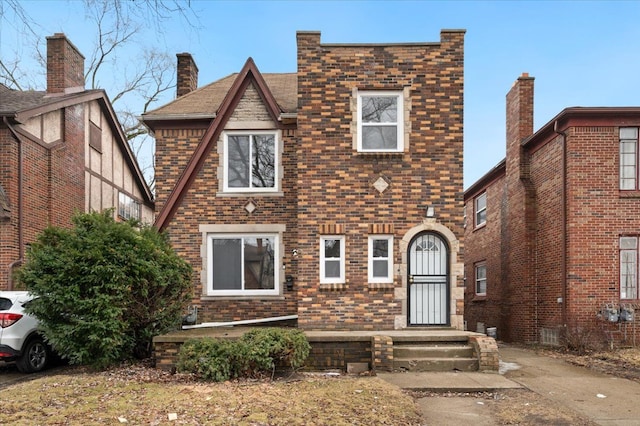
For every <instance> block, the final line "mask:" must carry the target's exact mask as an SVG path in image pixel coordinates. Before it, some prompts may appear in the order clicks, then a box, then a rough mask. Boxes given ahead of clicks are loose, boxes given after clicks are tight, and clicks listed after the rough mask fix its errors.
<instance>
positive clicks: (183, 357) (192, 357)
mask: <svg viewBox="0 0 640 426" xmlns="http://www.w3.org/2000/svg"><path fill="white" fill-rule="evenodd" d="M235 346H236V345H235V342H233V341H230V340H218V339H213V338H210V337H205V338H202V339H192V340H188V341H186V342H185V343H184V344H183V345H182V346H181V347H180V353H179V354H178V365H177V370H178V371H180V372H189V373H193V374H195V375H196V376H198V377H200V378H202V379H205V380H213V381H216V382H224V381H225V380H229V379H231V378H232V377H234V376H233V366H232V364H233V361H232V358H233V355H232V354H233V351H234V349H235Z"/></svg>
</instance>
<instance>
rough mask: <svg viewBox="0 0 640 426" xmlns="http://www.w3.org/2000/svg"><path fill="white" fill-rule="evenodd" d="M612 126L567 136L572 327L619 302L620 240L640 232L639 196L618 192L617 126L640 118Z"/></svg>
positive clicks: (583, 129) (579, 130)
mask: <svg viewBox="0 0 640 426" xmlns="http://www.w3.org/2000/svg"><path fill="white" fill-rule="evenodd" d="M611 124H612V126H607V127H604V126H580V127H578V126H576V127H571V128H570V129H569V130H568V132H567V133H568V136H567V144H568V147H569V148H568V149H569V152H570V154H569V155H568V170H567V175H568V191H567V209H568V211H567V216H568V224H567V226H568V229H569V239H568V260H567V276H568V283H567V285H568V294H569V300H568V305H567V307H568V311H569V315H570V318H571V321H570V323H569V324H568V326H569V327H574V326H575V325H577V324H580V323H587V322H588V321H589V320H591V319H592V318H593V317H594V315H595V312H596V311H598V310H599V309H600V308H602V306H603V305H604V304H605V303H612V302H614V303H615V302H618V301H619V297H620V287H619V257H620V256H619V252H618V247H619V242H618V239H619V237H620V236H621V235H639V234H640V221H639V220H638V218H639V217H640V202H639V201H638V197H639V196H640V193H638V192H636V191H619V189H618V188H619V180H618V179H619V171H618V170H619V169H618V168H619V159H618V143H619V139H618V127H617V126H618V125H632V126H640V117H639V118H638V119H637V120H636V121H635V122H629V121H627V120H625V121H622V120H618V122H614V123H611ZM605 147H609V149H604V148H605ZM635 302H636V303H637V301H635ZM636 314H637V313H636ZM612 329H613V330H614V331H615V330H621V328H620V327H619V326H617V325H616V326H614V327H612ZM618 337H620V336H618Z"/></svg>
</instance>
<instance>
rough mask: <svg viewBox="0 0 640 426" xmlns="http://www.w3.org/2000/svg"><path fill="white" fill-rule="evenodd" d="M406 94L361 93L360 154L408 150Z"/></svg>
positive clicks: (359, 103)
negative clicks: (404, 107)
mask: <svg viewBox="0 0 640 426" xmlns="http://www.w3.org/2000/svg"><path fill="white" fill-rule="evenodd" d="M403 117H404V114H403V96H402V92H360V93H359V94H358V151H362V152H402V151H403V150H404V118H403Z"/></svg>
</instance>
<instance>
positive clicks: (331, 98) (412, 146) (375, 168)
mask: <svg viewBox="0 0 640 426" xmlns="http://www.w3.org/2000/svg"><path fill="white" fill-rule="evenodd" d="M297 43H298V57H297V61H298V69H297V73H290V74H266V73H265V74H261V73H260V72H259V71H258V69H257V67H256V65H255V64H254V62H253V60H251V59H249V60H248V61H247V62H246V64H245V66H244V67H243V69H242V70H241V71H240V72H239V73H238V74H233V75H230V76H228V77H225V78H223V79H221V80H218V81H216V82H214V83H211V84H209V85H207V86H204V87H202V88H199V89H197V90H196V88H197V72H198V69H197V67H196V65H195V63H194V61H193V59H192V58H191V56H190V55H189V54H179V55H178V91H177V93H178V96H179V97H178V98H177V99H176V100H175V101H173V102H171V103H169V104H168V105H166V106H164V107H161V108H159V109H157V110H154V111H151V112H149V113H147V114H145V115H144V116H143V120H144V122H145V123H146V125H147V126H148V127H149V128H150V129H152V130H153V132H154V134H155V137H156V149H157V153H156V191H157V203H158V207H159V209H158V215H157V219H156V225H157V226H158V227H159V228H160V229H162V230H166V231H167V232H168V234H169V236H170V239H171V242H172V244H173V246H174V248H175V249H176V250H177V251H178V252H179V253H180V254H181V255H182V256H184V257H185V258H186V259H187V260H188V261H189V262H190V263H191V265H192V266H193V267H194V270H195V271H196V274H195V278H194V286H195V289H196V291H195V295H196V296H195V300H194V304H195V305H197V306H198V307H199V313H198V322H228V321H244V320H258V321H259V320H264V319H274V318H276V319H279V320H289V321H296V320H297V324H298V325H299V326H300V327H302V328H305V329H361V330H362V329H370V330H377V329H379V330H383V329H387V330H389V329H401V328H405V327H408V326H452V327H455V328H458V329H462V328H463V320H462V317H463V307H464V306H463V290H464V289H463V287H464V283H463V279H462V272H463V265H462V263H461V257H460V251H461V242H460V240H461V237H462V234H463V228H462V223H463V220H462V207H463V188H462V184H463V181H462V153H463V128H462V123H463V71H464V68H463V57H464V54H463V53H464V52H463V46H464V31H462V30H450V31H442V33H441V40H440V42H438V43H406V44H357V45H356V44H349V45H348V44H323V43H321V42H320V33H319V32H299V33H298V34H297Z"/></svg>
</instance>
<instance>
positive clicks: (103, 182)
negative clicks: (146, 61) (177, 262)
mask: <svg viewBox="0 0 640 426" xmlns="http://www.w3.org/2000/svg"><path fill="white" fill-rule="evenodd" d="M0 117H1V119H2V121H1V122H0V289H3V290H6V289H11V288H13V280H12V278H13V277H12V274H13V271H14V269H15V268H16V267H17V266H19V265H20V264H21V263H22V261H23V259H24V254H25V249H26V246H27V245H28V244H29V243H31V242H33V241H35V239H36V237H37V235H38V234H39V233H40V232H41V231H43V230H44V229H45V228H46V227H47V226H49V225H54V226H70V225H71V216H72V215H73V214H74V213H75V212H76V211H94V210H95V211H100V210H103V209H106V208H114V209H115V212H114V214H116V215H119V216H124V217H129V216H136V217H139V218H140V219H142V220H143V221H146V222H151V221H152V220H153V209H154V204H153V200H152V197H151V193H150V191H149V188H148V187H147V185H146V183H145V181H144V179H143V176H142V173H141V172H140V169H139V167H138V165H137V163H136V160H135V158H134V156H133V154H132V152H131V150H130V148H129V145H128V143H127V140H126V137H125V135H124V134H123V133H122V129H121V126H120V124H119V123H118V120H117V118H116V115H115V113H114V111H113V108H112V106H111V103H110V102H109V99H108V98H107V96H106V94H105V92H104V91H103V90H85V89H84V57H83V56H82V54H81V53H80V52H79V51H78V50H77V49H76V47H75V46H73V45H72V44H71V43H70V42H69V40H67V38H66V37H65V36H64V34H54V35H53V36H51V37H47V90H46V91H18V90H12V89H9V88H7V87H6V86H4V85H2V84H0Z"/></svg>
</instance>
